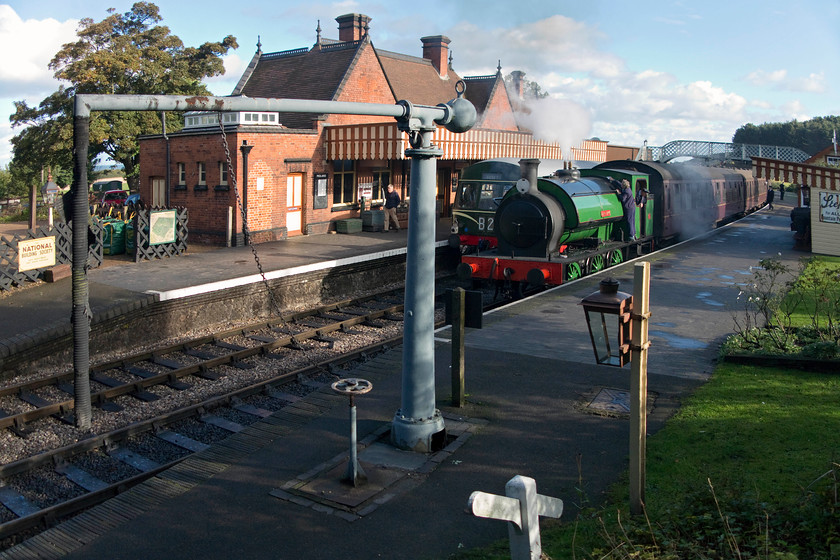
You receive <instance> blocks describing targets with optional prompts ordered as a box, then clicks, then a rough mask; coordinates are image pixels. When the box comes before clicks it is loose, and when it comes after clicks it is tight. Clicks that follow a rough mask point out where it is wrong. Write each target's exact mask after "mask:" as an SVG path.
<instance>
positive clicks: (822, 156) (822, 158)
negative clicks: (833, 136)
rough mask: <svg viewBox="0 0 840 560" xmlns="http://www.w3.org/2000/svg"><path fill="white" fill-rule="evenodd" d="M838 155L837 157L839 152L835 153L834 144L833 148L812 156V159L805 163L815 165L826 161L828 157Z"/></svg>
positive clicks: (830, 147)
mask: <svg viewBox="0 0 840 560" xmlns="http://www.w3.org/2000/svg"><path fill="white" fill-rule="evenodd" d="M836 155H837V152H835V151H834V145H833V144H832V145H831V146H829V147H827V148H825V149H823V150H820V151H819V152H817V153H816V154H814V155H812V156H811V157H809V158H808V159H806V160H805V161H804V162H803V163H811V164H813V163H816V162H820V161H825V158H826V157H827V156H836Z"/></svg>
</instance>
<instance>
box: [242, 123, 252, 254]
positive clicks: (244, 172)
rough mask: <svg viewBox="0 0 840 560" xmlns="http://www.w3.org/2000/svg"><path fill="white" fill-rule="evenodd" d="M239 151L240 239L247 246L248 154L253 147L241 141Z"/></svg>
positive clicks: (245, 141)
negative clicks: (240, 188)
mask: <svg viewBox="0 0 840 560" xmlns="http://www.w3.org/2000/svg"><path fill="white" fill-rule="evenodd" d="M239 149H240V150H241V151H242V239H243V240H244V244H245V245H248V243H249V241H248V232H249V231H250V227H249V226H248V154H250V153H251V150H253V149H254V147H253V146H249V145H248V141H247V140H243V141H242V146H240V147H239Z"/></svg>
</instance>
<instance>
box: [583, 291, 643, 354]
mask: <svg viewBox="0 0 840 560" xmlns="http://www.w3.org/2000/svg"><path fill="white" fill-rule="evenodd" d="M599 287H600V289H599V290H598V291H597V292H595V293H592V294H589V295H588V296H586V297H585V298H583V299H582V300H581V302H580V305H582V306H583V311H584V313H585V314H586V325H587V327H589V338H590V339H591V340H592V349H593V350H594V351H595V361H596V362H597V363H599V364H602V365H608V366H617V367H624V365H625V364H627V363H629V362H630V326H631V318H630V316H631V313H632V311H633V296H631V295H630V294H627V293H624V292H619V291H618V281H617V280H616V279H614V278H606V279H604V280H601V283H600V285H599Z"/></svg>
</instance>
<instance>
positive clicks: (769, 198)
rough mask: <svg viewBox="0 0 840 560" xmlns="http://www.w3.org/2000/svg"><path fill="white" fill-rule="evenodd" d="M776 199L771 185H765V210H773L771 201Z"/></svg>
mask: <svg viewBox="0 0 840 560" xmlns="http://www.w3.org/2000/svg"><path fill="white" fill-rule="evenodd" d="M775 197H776V191H774V190H773V185H771V184H770V183H767V208H769V209H770V210H772V209H773V199H774V198H775Z"/></svg>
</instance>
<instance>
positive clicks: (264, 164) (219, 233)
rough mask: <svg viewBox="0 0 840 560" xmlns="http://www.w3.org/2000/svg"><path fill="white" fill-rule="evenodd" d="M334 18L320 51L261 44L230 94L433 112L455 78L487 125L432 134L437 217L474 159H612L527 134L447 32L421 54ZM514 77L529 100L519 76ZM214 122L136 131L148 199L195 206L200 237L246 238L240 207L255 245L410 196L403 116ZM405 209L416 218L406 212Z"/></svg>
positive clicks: (363, 20) (362, 25)
mask: <svg viewBox="0 0 840 560" xmlns="http://www.w3.org/2000/svg"><path fill="white" fill-rule="evenodd" d="M336 21H337V22H338V32H339V38H338V40H337V41H336V40H330V39H325V38H322V37H321V29H320V25H319V26H318V29H317V38H316V41H315V44H314V45H313V46H312V47H311V48H301V49H295V50H290V51H283V52H276V53H263V52H262V50H261V45H260V44H259V43H258V44H257V52H256V53H255V55H254V57H253V59H252V60H251V63H250V64H249V66H248V68H247V69H246V70H245V72H244V74H243V75H242V77H241V78H240V80H239V83H238V84H237V86H236V88H235V90H234V92H233V94H232V95H234V96H237V95H241V96H248V97H252V98H276V99H312V100H324V101H342V102H363V103H382V104H395V103H396V102H397V101H399V100H403V99H404V100H408V101H410V102H411V103H412V104H414V105H428V106H435V105H437V104H439V103H445V102H447V101H449V100H451V99H454V98H455V97H456V92H455V84H456V83H457V82H458V81H459V80H461V79H463V80H464V82H465V83H466V92H465V94H464V95H465V97H466V98H467V99H469V100H470V101H471V102H472V103H473V105H475V107H476V110H477V112H478V120H477V122H476V125H475V126H474V127H473V129H472V130H470V131H468V132H466V133H463V134H454V133H451V132H449V131H447V130H446V129H445V128H442V127H439V128H438V130H437V132H436V133H435V134H434V138H433V143H434V144H435V145H437V146H438V147H439V148H441V149H442V150H443V152H444V153H443V156H442V157H441V158H439V160H438V175H437V201H438V210H439V213H440V215H441V216H448V215H450V206H451V204H452V202H453V200H454V188H453V187H454V186H455V185H456V184H457V177H458V172H459V171H460V170H461V169H463V168H464V167H466V166H467V165H470V164H471V163H474V162H476V161H480V160H482V159H487V158H494V157H510V158H540V159H556V160H559V159H564V158H565V159H573V160H578V161H595V162H601V161H605V160H606V152H607V143H606V142H603V141H600V140H587V141H584V142H583V143H582V145H581V146H579V147H578V148H573V149H572V154H570V156H571V157H569V155H566V154H561V151H560V146H559V144H557V143H549V142H544V141H540V140H537V139H535V138H534V137H533V136H532V135H531V134H530V132H528V131H526V130H522V129H520V127H519V125H518V124H517V121H516V118H515V112H514V107H515V106H517V105H518V104H519V102H520V100H519V99H517V98H516V95H514V96H513V99H512V98H511V97H510V96H509V95H508V91H507V89H506V87H505V83H504V79H503V78H502V73H501V68H499V69H498V71H497V72H496V74H495V75H492V76H479V77H464V78H462V77H460V76H459V75H458V74H457V73H456V72H455V71H454V70H453V69H452V66H451V63H452V57H451V55H450V51H449V43H450V40H449V39H448V38H447V37H445V36H442V35H438V36H431V37H423V38H421V39H420V41H421V43H422V57H416V56H409V55H404V54H398V53H394V52H389V51H384V50H380V49H377V48H375V47H374V45H373V42H372V40H371V36H370V33H369V23H370V21H371V18H370V17H368V16H366V15H362V14H346V15H343V16H340V17H338V18H336ZM513 76H514V79H515V87H517V88H518V89H519V90H520V91H519V94H520V97H521V78H522V76H523V74H522V73H521V72H514V73H513ZM218 119H219V114H218V113H206V112H205V113H191V114H189V113H188V114H187V115H186V117H185V126H184V128H183V130H181V131H178V132H174V133H169V134H167V135H163V134H161V135H155V136H145V137H142V138H141V139H140V194H141V197H142V199H143V200H146V201H149V202H150V203H151V204H152V205H153V206H156V207H163V206H183V207H186V208H188V210H189V216H190V217H189V220H190V225H189V228H190V240H191V241H195V242H199V243H208V244H214V245H224V244H226V243H227V242H232V243H233V244H234V245H239V244H242V243H243V241H244V235H243V218H242V215H241V212H240V204H241V205H242V206H244V208H245V209H246V210H245V212H246V220H247V225H248V229H249V230H250V232H251V236H252V237H251V239H252V241H254V242H266V241H273V240H277V239H283V238H286V237H289V236H295V235H302V234H323V233H328V232H330V231H335V229H336V226H335V224H336V222H337V220H341V219H345V218H355V217H359V216H360V210H361V202H362V199H363V198H364V199H366V200H367V202H368V203H369V205H371V206H372V207H374V208H376V207H377V206H381V205H382V202H383V196H384V192H385V187H386V186H387V185H388V184H389V183H390V184H393V185H394V186H395V188H396V189H397V191H398V192H399V193H400V196H401V197H402V199H403V201H404V203H405V204H410V199H411V193H410V192H409V183H410V177H409V175H410V159H408V158H406V156H405V155H404V152H405V150H406V149H408V148H409V147H410V145H409V142H408V136H407V134H405V133H403V132H400V131H399V130H398V129H397V123H396V120H395V119H392V118H390V119H389V118H388V117H377V116H359V115H333V114H330V115H315V114H300V113H260V112H240V113H225V114H223V115H222V124H223V126H224V135H223V134H222V133H221V129H220V126H219V123H218ZM225 140H226V142H227V146H228V153H229V154H230V164H229V165H228V161H227V154H226V152H225V146H224V141H225ZM234 184H235V185H236V189H232V187H233V185H234ZM243 185H246V188H243ZM237 195H238V196H237ZM401 215H402V216H403V219H407V211H406V212H403V213H401ZM228 235H230V236H231V238H230V239H228Z"/></svg>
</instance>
